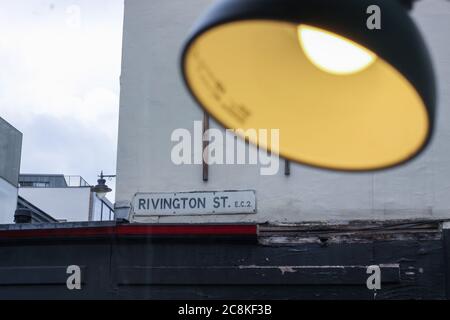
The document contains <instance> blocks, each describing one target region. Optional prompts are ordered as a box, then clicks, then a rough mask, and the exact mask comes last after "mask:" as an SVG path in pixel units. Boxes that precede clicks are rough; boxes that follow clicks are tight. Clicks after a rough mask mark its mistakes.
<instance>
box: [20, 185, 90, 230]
mask: <svg viewBox="0 0 450 320" xmlns="http://www.w3.org/2000/svg"><path fill="white" fill-rule="evenodd" d="M19 195H20V196H21V197H23V198H24V199H25V200H27V201H28V202H30V203H32V204H33V205H35V206H36V207H38V208H39V209H41V210H43V211H44V212H45V213H47V214H49V215H50V216H52V217H53V218H55V219H57V220H67V221H68V222H75V221H88V220H89V212H90V206H91V198H90V197H91V190H90V187H87V188H20V189H19Z"/></svg>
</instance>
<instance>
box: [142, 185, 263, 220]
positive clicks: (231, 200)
mask: <svg viewBox="0 0 450 320" xmlns="http://www.w3.org/2000/svg"><path fill="white" fill-rule="evenodd" d="M133 211H134V214H135V215H136V216H180V215H205V214H240V213H256V195H255V191H254V190H229V191H194V192H164V193H137V194H136V195H135V197H134V199H133Z"/></svg>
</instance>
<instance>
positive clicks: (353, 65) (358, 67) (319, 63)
mask: <svg viewBox="0 0 450 320" xmlns="http://www.w3.org/2000/svg"><path fill="white" fill-rule="evenodd" d="M298 37H299V41H300V44H301V46H302V48H303V51H304V52H305V54H306V56H307V57H308V59H309V60H310V61H311V62H312V63H313V64H314V65H315V66H316V67H318V68H319V69H321V70H323V71H326V72H329V73H333V74H340V75H345V74H352V73H356V72H359V71H362V70H364V69H366V68H367V67H368V66H370V65H371V64H372V63H373V62H374V61H375V60H376V58H377V56H376V55H375V54H374V53H372V52H371V51H369V50H368V49H366V48H364V47H362V46H360V45H358V44H357V43H355V42H353V41H351V40H349V39H346V38H344V37H341V36H339V35H337V34H334V33H331V32H328V31H325V30H323V29H319V28H316V27H311V26H307V25H300V26H299V27H298Z"/></svg>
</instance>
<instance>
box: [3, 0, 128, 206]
mask: <svg viewBox="0 0 450 320" xmlns="http://www.w3.org/2000/svg"><path fill="white" fill-rule="evenodd" d="M122 23H123V0H95V1H92V0H91V1H89V0H70V1H69V0H57V1H56V0H54V1H47V0H17V1H10V0H0V30H1V31H0V33H1V36H0V67H1V72H0V116H2V117H3V118H4V119H6V120H7V121H8V122H10V123H11V124H12V125H13V126H15V127H16V128H17V129H18V130H20V131H21V132H22V133H23V149H22V164H21V172H22V173H53V174H57V173H61V174H66V175H81V176H83V177H84V178H85V179H86V180H87V181H88V182H89V183H90V184H95V182H96V179H97V178H96V175H97V174H98V173H99V172H100V170H104V171H105V173H108V174H115V170H116V150H117V122H118V110H119V78H120V63H121V45H122ZM114 182H115V181H109V182H108V185H111V186H113V185H114ZM110 198H113V197H110Z"/></svg>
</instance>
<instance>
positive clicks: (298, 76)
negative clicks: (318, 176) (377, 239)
mask: <svg viewBox="0 0 450 320" xmlns="http://www.w3.org/2000/svg"><path fill="white" fill-rule="evenodd" d="M321 50H328V51H330V50H333V51H332V52H326V53H322V52H321ZM346 50H347V51H346ZM344 52H347V56H344V55H345V53H344ZM348 52H350V53H348ZM350 56H351V59H347V58H348V57H350ZM185 59H186V60H185V75H186V80H187V82H188V85H189V86H190V88H191V90H192V92H193V94H194V95H195V97H196V98H197V100H198V101H199V102H200V103H201V104H202V105H203V106H204V108H205V109H206V110H207V111H208V112H209V113H210V114H211V115H212V116H213V117H214V118H215V119H217V120H218V121H219V122H220V123H221V124H222V125H224V126H225V127H227V128H235V129H236V128H239V129H244V130H246V129H279V130H280V131H279V132H280V141H279V147H278V148H276V146H275V145H272V143H271V141H268V143H267V144H266V143H265V141H258V140H257V137H255V136H248V137H245V138H247V139H248V140H249V141H250V142H252V143H255V144H259V145H261V146H263V147H265V148H267V149H269V150H271V151H272V152H277V153H279V154H280V155H281V156H283V157H286V158H288V159H291V160H294V161H297V162H301V163H305V164H310V165H314V166H319V167H326V168H331V169H339V170H371V169H377V168H383V167H388V166H392V165H394V164H397V163H399V162H402V161H404V160H406V159H408V158H409V157H411V156H412V155H413V154H415V153H416V152H417V151H418V149H420V148H421V146H422V145H423V144H424V142H425V140H426V138H427V135H428V130H429V119H428V115H427V112H426V108H425V106H424V104H423V101H422V99H421V98H420V96H419V95H418V94H417V92H416V91H415V89H414V87H413V86H412V85H411V84H410V83H409V82H408V81H407V80H406V79H405V78H404V77H403V76H402V75H401V74H400V73H399V72H398V71H397V70H396V69H395V68H394V67H392V66H391V65H390V64H388V63H387V62H385V61H384V60H383V59H381V58H379V57H377V56H376V55H375V54H374V53H372V52H371V51H369V50H367V49H366V48H364V47H362V46H360V45H358V44H356V43H354V42H352V41H350V40H348V39H345V38H343V37H340V36H338V35H335V34H332V33H331V32H328V31H325V30H321V29H318V28H315V27H312V26H306V25H301V26H298V25H295V24H291V23H287V22H277V21H268V20H251V21H241V22H233V23H228V24H224V25H221V26H218V27H215V28H213V29H211V30H209V31H207V32H206V33H204V34H202V35H201V36H200V37H198V38H197V39H196V40H195V41H194V42H193V43H192V44H191V46H190V48H189V49H188V51H187V53H186V57H185Z"/></svg>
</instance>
